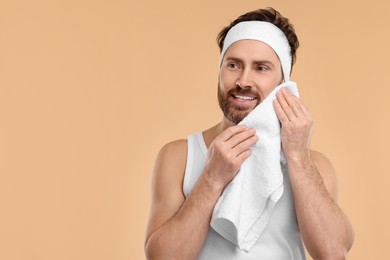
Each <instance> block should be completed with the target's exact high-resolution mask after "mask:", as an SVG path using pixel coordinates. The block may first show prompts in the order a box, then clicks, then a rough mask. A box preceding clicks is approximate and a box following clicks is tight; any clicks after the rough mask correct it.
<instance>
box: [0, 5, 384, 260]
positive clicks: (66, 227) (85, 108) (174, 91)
mask: <svg viewBox="0 0 390 260" xmlns="http://www.w3.org/2000/svg"><path fill="white" fill-rule="evenodd" d="M385 2H386V1H385V0H383V1H378V0H371V1H352V0H349V1H303V0H302V1H249V0H248V1H226V0H218V1H179V0H175V1H173V0H169V1H157V0H155V1H150V0H149V1H139V2H135V1H131V0H128V1H120V0H98V1H96V0H93V1H92V0H89V1H86V0H82V1H77V0H71V1H55V0H54V1H51V0H46V1H43V0H38V1H27V0H25V1H11V0H9V1H8V0H1V1H0V259H7V260H16V259H18V260H19V259H28V260H38V259H39V260H52V259H56V260H63V259H64V260H65V259H72V260H82V259H83V260H84V259H95V260H100V259H115V260H116V259H117V260H125V259H143V258H144V256H143V237H144V230H145V226H146V221H147V215H148V209H149V198H150V195H149V194H150V174H151V170H152V167H153V161H154V159H155V156H156V154H157V152H158V150H159V148H160V147H161V146H162V145H163V144H165V143H166V142H168V141H170V140H173V139H177V138H185V137H186V136H187V135H188V134H190V133H193V132H195V131H198V130H203V129H205V128H207V127H209V126H211V125H212V124H214V123H217V122H218V120H220V119H221V113H220V111H219V108H218V105H217V101H216V84H217V60H218V49H217V45H216V43H215V37H216V35H217V33H218V32H219V30H220V29H221V28H222V27H223V26H225V25H226V24H227V23H228V22H229V21H230V20H232V19H234V18H235V17H237V16H238V15H240V14H242V13H244V12H247V11H250V10H253V9H256V8H261V7H266V6H273V7H275V8H276V9H278V10H279V11H281V12H282V13H283V14H284V15H286V16H287V17H289V18H290V20H291V21H292V22H293V23H294V25H295V27H296V31H297V34H298V36H299V38H300V42H301V48H300V49H299V51H298V62H297V64H296V66H295V68H294V72H293V80H295V81H297V82H298V84H299V86H300V91H301V96H302V98H303V99H304V101H305V102H306V104H307V105H308V106H309V108H310V110H311V112H312V114H313V115H314V118H315V122H316V124H315V132H314V137H313V142H312V144H313V148H314V149H316V150H319V151H322V152H323V153H325V154H326V155H327V156H328V157H330V158H331V160H332V161H333V163H334V165H335V167H336V169H337V171H338V175H339V182H340V190H341V192H340V199H339V203H340V206H341V207H342V208H343V210H344V211H345V212H346V214H347V215H348V216H349V217H350V219H351V222H352V223H353V225H354V227H355V231H356V241H355V244H354V247H353V249H352V251H351V253H350V256H349V259H365V260H366V259H389V258H390V253H389V250H388V241H389V240H388V237H389V231H390V230H389V225H388V220H389V219H390V212H389V209H388V197H389V194H390V193H389V189H390V187H389V184H390V183H389V179H390V177H389V170H388V166H387V162H388V161H389V159H388V155H389V153H388V149H387V148H388V146H389V144H390V143H389V137H388V134H389V132H390V120H389V118H390V117H389V111H390V110H389V109H390V105H389V102H388V99H389V94H390V90H389V84H388V82H389V81H388V80H386V76H387V75H388V73H389V65H388V62H389V60H390V52H389V47H388V46H390V39H389V30H388V24H389V21H388V18H387V17H388V10H389V4H386V3H385Z"/></svg>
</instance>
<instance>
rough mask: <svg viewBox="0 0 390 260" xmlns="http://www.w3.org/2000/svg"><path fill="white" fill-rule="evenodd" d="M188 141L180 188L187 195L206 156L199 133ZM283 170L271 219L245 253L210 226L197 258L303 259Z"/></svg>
mask: <svg viewBox="0 0 390 260" xmlns="http://www.w3.org/2000/svg"><path fill="white" fill-rule="evenodd" d="M187 141H188V152H187V164H186V171H185V175H184V182H183V191H184V194H185V195H186V196H188V195H189V194H190V192H191V190H192V188H193V187H194V185H195V183H196V182H197V180H198V178H199V176H200V175H201V174H202V171H203V168H204V166H205V163H206V158H207V147H206V144H205V142H204V139H203V135H202V133H201V132H198V133H195V134H193V135H191V136H189V137H188V139H187ZM282 170H283V175H284V192H283V195H282V197H281V198H280V200H279V201H278V203H277V204H276V206H275V208H274V210H273V212H272V217H271V220H270V222H269V223H268V224H267V226H266V228H265V229H264V231H263V233H262V235H261V237H260V239H259V240H258V241H257V243H256V244H255V246H254V247H253V249H252V250H251V251H249V252H248V253H247V252H245V251H243V250H240V249H239V248H238V247H236V246H235V245H233V244H232V243H230V242H229V241H228V240H226V239H224V238H223V237H222V236H220V235H219V234H218V233H216V232H215V231H214V230H213V229H212V228H211V227H210V228H209V231H208V235H207V238H206V241H205V244H204V246H203V248H202V251H201V252H200V255H199V257H198V259H200V260H219V259H223V260H230V259H234V260H237V259H242V260H246V259H256V260H258V259H260V260H289V259H294V260H302V259H303V260H304V259H306V258H305V250H304V248H303V244H302V239H301V236H300V233H299V229H298V223H297V219H296V215H295V208H294V202H293V198H292V193H291V186H290V181H289V178H288V174H286V173H287V169H286V167H285V165H282Z"/></svg>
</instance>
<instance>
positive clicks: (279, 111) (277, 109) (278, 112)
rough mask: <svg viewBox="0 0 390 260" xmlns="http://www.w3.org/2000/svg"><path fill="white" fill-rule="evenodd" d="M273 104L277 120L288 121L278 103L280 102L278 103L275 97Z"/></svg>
mask: <svg viewBox="0 0 390 260" xmlns="http://www.w3.org/2000/svg"><path fill="white" fill-rule="evenodd" d="M273 105H274V109H275V112H276V115H277V116H278V118H279V121H280V122H281V123H282V124H284V123H287V122H289V119H288V117H287V115H286V113H285V112H284V110H283V109H282V106H281V105H280V103H279V101H278V100H277V99H275V100H274V103H273Z"/></svg>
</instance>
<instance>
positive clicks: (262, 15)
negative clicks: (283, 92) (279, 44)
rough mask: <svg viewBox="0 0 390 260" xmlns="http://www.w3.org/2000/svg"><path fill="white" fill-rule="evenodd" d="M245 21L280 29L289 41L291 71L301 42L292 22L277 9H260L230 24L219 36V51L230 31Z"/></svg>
mask: <svg viewBox="0 0 390 260" xmlns="http://www.w3.org/2000/svg"><path fill="white" fill-rule="evenodd" d="M244 21H263V22H269V23H272V24H274V25H275V26H276V27H278V28H279V29H280V30H282V32H283V33H284V34H285V35H286V38H287V40H288V43H289V45H290V48H291V70H292V66H293V65H294V63H295V60H296V52H297V49H298V47H299V41H298V37H297V35H296V34H295V30H294V27H293V25H292V24H291V23H290V21H289V20H288V19H287V18H286V17H284V16H283V15H281V14H280V13H279V12H278V11H276V10H275V9H273V8H271V7H268V8H265V9H258V10H255V11H252V12H249V13H246V14H243V15H241V16H240V17H238V18H237V19H236V20H234V21H233V22H231V23H230V25H229V26H226V27H225V28H223V29H222V31H221V32H220V33H219V34H218V36H217V43H218V46H219V51H220V52H221V51H222V48H223V43H224V41H225V37H226V34H227V33H228V31H229V30H230V29H231V28H232V27H233V26H234V25H236V24H238V23H240V22H244Z"/></svg>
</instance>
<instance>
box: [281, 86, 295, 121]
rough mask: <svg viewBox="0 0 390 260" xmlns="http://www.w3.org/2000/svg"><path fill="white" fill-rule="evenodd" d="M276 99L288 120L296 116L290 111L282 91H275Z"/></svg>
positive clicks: (292, 119)
mask: <svg viewBox="0 0 390 260" xmlns="http://www.w3.org/2000/svg"><path fill="white" fill-rule="evenodd" d="M276 99H277V100H278V103H279V105H280V107H281V109H282V110H283V112H284V114H285V115H286V116H287V118H288V120H289V121H294V120H295V118H296V116H295V113H294V112H293V111H292V109H291V107H290V105H289V104H288V103H287V100H286V97H285V96H284V94H283V91H278V93H276Z"/></svg>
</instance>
